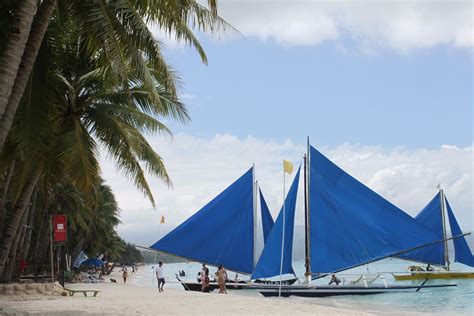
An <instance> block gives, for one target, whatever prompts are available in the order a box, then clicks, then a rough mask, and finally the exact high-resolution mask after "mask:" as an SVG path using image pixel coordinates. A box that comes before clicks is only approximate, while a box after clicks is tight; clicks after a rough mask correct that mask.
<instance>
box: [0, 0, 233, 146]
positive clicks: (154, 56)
mask: <svg viewBox="0 0 474 316" xmlns="http://www.w3.org/2000/svg"><path fill="white" fill-rule="evenodd" d="M28 1H29V2H32V3H36V1H31V0H21V1H18V7H14V6H13V5H12V4H11V1H7V3H8V4H10V5H11V6H13V7H14V10H15V14H17V15H18V16H19V17H21V16H22V15H20V13H21V12H24V11H25V12H26V13H25V20H28V21H29V19H31V12H32V10H30V9H29V10H24V11H21V10H20V7H21V4H23V3H26V2H28ZM208 3H209V7H210V11H209V10H208V9H207V8H206V7H204V6H202V5H200V4H198V3H197V1H195V0H184V1H182V0H180V1H178V0H175V1H168V0H151V1H150V0H147V1H144V0H131V1H128V0H127V1H126V0H88V1H83V0H69V1H62V2H61V4H60V5H59V7H58V4H57V0H43V1H41V3H40V4H39V7H38V9H37V12H36V15H35V16H34V20H33V22H32V25H31V30H30V31H29V32H26V29H28V25H29V24H31V23H29V24H28V23H23V24H21V25H19V26H17V27H20V29H21V31H22V32H23V33H21V34H27V33H28V34H29V37H28V41H27V42H26V44H25V43H24V37H25V36H24V35H22V36H21V39H22V40H20V39H16V38H15V37H14V33H15V32H17V30H16V29H15V28H13V27H12V28H11V30H10V32H9V33H8V35H7V36H6V38H7V39H8V41H7V45H5V46H4V47H3V49H2V52H1V53H0V65H8V68H5V69H6V70H8V71H5V72H0V83H2V82H9V83H13V85H12V86H11V87H10V85H7V86H5V91H3V90H0V94H1V95H0V116H1V120H0V148H3V145H4V142H5V139H6V136H7V134H8V131H9V129H10V127H11V125H12V122H13V117H14V114H15V113H16V110H17V108H18V104H19V103H20V100H21V98H22V97H23V94H24V91H25V88H26V85H27V81H28V78H29V76H30V73H31V70H32V69H33V65H34V62H35V60H36V56H37V54H38V51H39V49H40V46H41V43H42V41H43V38H44V35H45V32H46V30H47V28H48V27H49V24H50V22H51V21H54V19H55V18H56V19H57V18H59V17H60V16H61V14H62V15H63V16H64V17H65V18H66V19H67V18H71V17H77V19H75V21H77V23H78V26H79V27H80V29H81V30H82V31H83V35H84V36H85V38H87V46H88V48H90V49H91V50H94V49H101V50H104V51H105V54H104V61H105V62H108V63H109V66H111V68H112V69H113V71H114V73H115V74H117V75H119V76H120V77H121V79H122V80H123V81H128V80H129V78H128V74H129V71H128V69H129V67H133V68H134V73H135V75H136V76H138V77H139V78H140V80H141V81H142V82H143V83H144V87H145V88H147V90H148V92H150V93H151V94H152V97H153V98H155V101H159V97H158V95H157V94H156V93H155V92H154V80H153V78H155V79H159V80H160V83H161V84H162V85H163V86H164V87H165V88H166V89H167V90H168V91H169V92H170V93H172V94H173V92H174V93H175V84H176V78H175V77H174V75H173V73H172V72H171V71H170V70H169V68H168V67H167V65H166V62H165V61H164V58H163V56H162V54H161V50H160V47H159V44H158V42H157V41H156V40H155V39H154V38H153V35H152V33H151V32H150V30H149V28H148V26H147V24H154V25H156V26H157V27H158V28H160V29H161V30H163V31H165V32H167V33H168V34H170V35H172V36H174V37H175V38H177V39H178V40H182V41H184V42H186V43H188V44H189V45H191V46H193V47H195V48H196V50H197V51H198V53H199V54H200V56H201V59H202V60H203V62H207V58H206V56H205V53H204V50H203V48H202V47H201V45H200V44H199V41H198V40H197V39H196V37H195V36H194V34H193V32H192V31H191V29H190V26H191V27H196V28H199V29H201V30H204V31H206V30H211V31H212V30H214V29H216V28H219V27H223V26H225V25H226V23H225V22H224V21H223V20H222V19H220V18H219V17H218V16H217V4H216V1H215V0H209V1H208ZM55 9H57V10H56V12H57V13H56V17H54V16H53V12H54V11H55ZM3 16H4V17H10V15H7V13H4V14H3ZM1 17H2V16H0V18H1ZM28 21H27V22H28ZM15 26H16V24H15ZM10 52H14V53H15V54H16V56H22V58H21V60H18V58H16V59H12V58H10V55H11V54H12V53H10ZM144 56H146V58H144ZM149 64H151V66H152V68H153V69H155V70H156V71H157V74H158V75H157V74H156V73H155V75H153V74H151V73H150V71H149V70H148V66H149ZM16 70H17V71H16Z"/></svg>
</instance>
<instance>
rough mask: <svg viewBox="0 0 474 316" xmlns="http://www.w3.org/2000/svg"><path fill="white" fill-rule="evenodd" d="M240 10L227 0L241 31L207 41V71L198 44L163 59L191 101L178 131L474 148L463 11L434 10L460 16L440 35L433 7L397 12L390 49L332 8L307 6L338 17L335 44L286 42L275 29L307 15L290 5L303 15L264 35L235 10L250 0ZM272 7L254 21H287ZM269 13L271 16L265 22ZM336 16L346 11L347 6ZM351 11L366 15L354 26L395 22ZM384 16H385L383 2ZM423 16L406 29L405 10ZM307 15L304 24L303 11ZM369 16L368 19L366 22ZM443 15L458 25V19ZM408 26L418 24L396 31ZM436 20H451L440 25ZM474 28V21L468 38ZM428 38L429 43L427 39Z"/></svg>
mask: <svg viewBox="0 0 474 316" xmlns="http://www.w3.org/2000/svg"><path fill="white" fill-rule="evenodd" d="M231 3H232V5H229V4H227V3H223V4H221V7H222V8H221V13H222V15H223V17H224V18H226V19H227V20H230V22H231V23H233V21H235V22H234V26H235V27H236V28H238V29H239V30H241V31H242V33H243V34H242V36H239V35H233V36H230V37H231V38H224V39H223V40H215V39H210V38H209V37H208V36H201V37H200V39H201V42H202V44H203V46H204V48H205V50H206V52H207V55H208V58H209V65H208V66H207V67H206V66H205V65H203V64H202V63H200V61H199V58H198V56H197V54H196V53H195V52H194V50H193V49H191V48H185V47H183V46H179V47H178V48H176V47H175V46H174V45H171V47H169V48H168V49H167V50H166V53H165V55H166V56H167V57H168V59H169V61H170V63H171V64H172V65H173V67H174V68H176V69H177V70H178V72H179V74H180V75H181V77H182V78H183V82H184V84H183V91H182V93H183V100H184V102H185V103H186V104H187V105H188V108H189V110H190V113H191V117H192V123H191V124H189V125H188V126H180V125H176V124H172V127H173V130H174V131H175V132H187V133H191V134H194V135H198V136H202V137H212V136H214V135H215V134H216V133H225V132H227V133H231V134H234V135H236V136H239V137H245V136H247V135H252V136H254V137H257V138H264V139H274V140H279V141H281V140H285V139H288V138H289V139H291V140H292V141H294V142H298V143H299V142H304V139H305V137H306V136H308V135H309V136H310V137H311V139H313V140H314V142H315V143H316V144H318V145H338V144H341V143H344V142H350V143H361V144H371V145H383V146H391V147H392V146H406V147H409V148H418V147H426V148H434V147H439V146H440V145H443V144H451V145H457V146H460V147H464V146H470V145H471V144H472V135H473V134H472V123H473V117H472V107H473V104H474V99H473V98H474V97H473V58H472V57H473V51H472V43H467V44H466V43H464V44H463V45H456V43H455V42H453V41H454V40H451V39H450V38H449V36H452V37H455V36H456V34H458V33H459V32H460V31H458V29H461V28H462V27H463V24H462V23H463V21H462V20H459V21H455V18H457V15H456V14H455V12H456V11H457V10H462V9H463V8H462V7H461V8H457V7H455V8H454V9H451V7H448V8H446V7H445V6H443V5H438V6H434V7H430V8H429V9H430V10H431V11H432V13H431V15H434V16H436V14H439V12H438V11H442V10H447V9H451V10H452V11H453V13H452V14H451V15H452V16H453V17H452V20H453V21H451V22H452V23H451V24H450V25H448V26H444V27H443V29H448V30H450V29H452V34H448V35H445V37H446V38H438V37H437V35H438V34H436V33H435V31H436V30H434V31H433V30H432V29H433V27H432V26H430V24H429V23H430V21H431V20H432V18H431V17H430V15H429V14H427V13H423V12H425V11H427V10H428V9H427V8H425V7H421V8H419V7H413V8H410V5H401V6H400V8H392V9H393V10H394V12H399V13H398V16H397V14H396V13H394V14H393V15H394V16H395V17H392V18H393V19H395V22H394V23H392V24H395V25H397V27H399V28H400V30H399V29H394V30H393V31H392V33H394V34H395V35H394V34H392V33H390V34H384V35H383V36H385V37H386V39H385V42H384V41H383V40H380V39H377V41H376V40H372V37H373V35H372V33H371V32H372V30H364V31H363V32H362V35H361V34H360V32H359V33H357V34H355V35H354V33H355V31H354V30H358V29H359V28H360V27H359V28H358V27H356V26H353V25H354V23H352V24H350V25H351V26H350V27H349V26H345V25H346V24H348V22H345V21H346V20H347V19H345V20H343V19H341V18H336V17H334V16H336V15H335V14H333V13H331V12H332V11H328V12H329V13H327V12H326V11H327V10H326V9H324V8H321V6H317V5H316V6H314V7H313V6H307V7H305V10H309V11H311V10H313V11H314V12H313V14H314V15H321V16H322V17H325V16H326V15H327V16H328V18H330V19H333V20H334V21H333V23H334V24H335V28H336V30H335V31H334V32H336V33H335V34H336V35H337V38H334V36H336V35H334V36H332V35H327V37H328V39H326V38H324V37H323V38H322V39H321V38H318V34H316V35H308V36H313V37H315V38H314V39H313V38H312V37H309V38H308V39H305V40H302V39H301V38H299V37H297V36H296V35H294V34H292V33H290V34H289V35H285V36H286V37H285V38H283V39H282V38H280V37H281V36H282V34H281V33H282V31H281V30H280V29H279V28H278V27H282V28H284V27H287V25H289V26H291V23H293V20H298V18H299V15H301V14H302V13H301V11H302V10H299V9H298V7H297V6H295V7H292V10H294V12H293V14H294V17H291V16H290V17H287V15H285V17H286V18H287V19H289V22H286V23H287V25H283V26H280V25H279V24H278V23H277V24H276V25H277V26H275V27H274V28H276V31H272V30H270V31H269V32H270V33H269V34H265V35H262V34H260V33H259V32H260V31H259V30H258V25H257V26H255V25H253V24H251V23H250V22H249V20H251V19H252V17H249V18H248V19H245V17H241V16H240V15H239V16H235V15H236V14H237V13H235V10H236V8H241V7H242V6H238V5H237V4H246V5H247V6H248V2H245V1H243V2H237V4H236V2H231ZM265 3H266V5H263V7H262V12H260V13H258V8H257V9H256V10H257V13H255V15H257V18H259V19H261V20H262V21H265V19H266V18H272V20H279V19H281V18H282V16H281V15H282V12H281V10H280V8H279V6H278V5H277V3H278V1H274V2H265ZM349 3H350V2H349ZM395 3H396V2H395ZM461 4H462V2H461ZM243 6H244V7H245V5H243ZM229 7H230V8H229ZM231 9H232V11H229V10H231ZM270 9H273V11H272V12H273V14H274V15H275V16H274V17H273V16H270V17H266V16H265V14H268V13H267V11H268V10H270ZM336 9H337V10H339V11H340V12H342V11H343V9H342V8H340V7H337V8H336ZM350 9H351V10H350V11H349V12H350V13H349V15H351V14H354V15H356V16H357V14H359V15H360V16H361V18H359V19H356V18H353V20H356V21H358V22H357V23H356V24H357V25H359V24H364V23H365V24H367V23H369V24H370V23H372V24H373V25H374V26H373V28H377V27H380V28H389V27H390V25H386V24H384V23H388V22H385V21H384V22H380V21H378V20H377V21H376V22H373V21H372V20H373V17H372V16H371V15H375V14H380V13H379V12H372V11H370V10H369V9H368V6H366V7H362V8H359V9H358V10H359V11H360V12H362V13H357V14H356V13H353V12H358V11H355V9H354V8H352V7H351V8H350ZM382 9H383V10H384V11H382V12H386V8H385V7H382ZM410 9H411V10H410ZM325 10H326V11H325ZM397 10H398V11H397ZM416 10H418V11H420V13H419V15H420V16H419V21H418V20H416V22H417V23H419V24H422V23H425V24H426V25H424V26H423V25H422V26H419V25H418V24H415V23H414V22H413V21H411V20H410V21H408V22H405V19H407V18H406V17H405V16H406V15H407V14H406V13H405V11H409V12H410V14H412V15H413V12H415V13H416V12H417V11H416ZM321 12H322V13H321ZM339 14H341V13H339ZM385 14H387V13H385ZM423 14H424V15H423ZM397 18H398V19H397ZM471 18H472V16H471ZM300 19H303V21H305V20H304V16H303V17H300ZM360 19H364V21H365V22H364V23H362V22H359V20H360ZM445 19H446V20H448V21H450V15H449V14H447V15H446V16H445ZM366 21H369V22H366ZM311 23H315V22H314V21H313V20H312V19H310V18H309V19H308V21H307V23H303V24H301V25H300V24H298V25H297V26H298V27H299V28H301V30H300V31H301V32H302V33H303V34H305V32H313V33H317V32H318V29H316V30H315V31H312V30H313V29H312V28H311V25H312V24H311ZM409 23H411V24H413V25H412V28H408V27H404V28H403V27H400V26H398V25H399V24H402V26H403V25H404V24H409ZM431 23H432V24H433V25H435V26H438V24H442V23H441V22H440V21H436V20H435V21H431ZM468 23H469V22H468ZM249 24H250V25H249ZM262 24H263V22H262ZM341 25H344V27H343V26H341ZM441 26H442V25H441ZM468 26H469V25H468ZM262 27H263V26H262ZM423 27H424V28H423ZM472 27H473V26H472V20H471V22H470V30H471V33H470V35H471V38H472V36H474V35H473V34H472ZM392 28H393V27H392ZM417 28H422V29H421V31H420V30H418V29H417ZM242 29H243V30H242ZM341 29H342V30H341ZM338 30H339V31H338ZM321 32H322V33H324V30H322V31H321ZM440 32H441V31H438V33H440ZM399 33H400V34H402V35H399ZM412 33H413V34H412ZM432 33H433V34H432ZM311 34H312V33H311ZM298 36H299V35H298ZM320 36H322V35H320ZM392 37H393V38H396V39H397V40H396V41H395V40H393V39H392ZM367 38H368V39H367ZM399 38H402V40H400V39H399ZM406 38H408V39H409V40H407V39H406ZM426 38H432V40H431V41H429V42H427V43H423V40H426ZM282 40H284V41H286V42H282ZM311 40H313V41H311ZM471 41H472V39H471ZM361 42H363V43H364V44H363V45H364V46H363V47H361V45H362V44H361ZM367 42H368V43H369V44H367ZM372 42H374V43H375V44H374V43H372ZM380 42H381V44H380ZM420 45H421V46H420ZM367 47H369V48H367Z"/></svg>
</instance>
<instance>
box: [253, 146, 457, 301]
mask: <svg viewBox="0 0 474 316" xmlns="http://www.w3.org/2000/svg"><path fill="white" fill-rule="evenodd" d="M304 165H305V168H304V171H305V175H304V180H305V181H304V184H305V190H304V192H305V203H304V204H305V234H306V238H305V244H306V248H305V250H306V251H305V252H306V259H305V261H306V262H305V267H306V273H305V276H306V285H304V286H300V285H299V286H283V285H282V286H281V287H280V288H272V289H265V290H260V293H261V294H262V295H263V296H265V297H272V296H285V297H287V296H302V297H326V296H340V295H369V294H380V293H391V292H400V291H414V292H417V291H419V290H420V289H427V288H445V287H452V286H456V285H455V284H438V285H425V282H426V281H425V282H423V283H421V284H419V285H408V286H397V285H388V284H387V282H386V281H385V279H382V282H383V284H381V285H379V284H376V283H375V282H374V283H372V282H371V283H368V282H363V283H360V282H355V283H353V284H343V285H335V286H320V285H311V280H314V279H319V278H322V277H325V276H328V275H331V274H334V273H338V272H341V271H344V270H348V269H351V268H355V267H358V266H361V265H365V264H368V263H371V262H374V261H378V260H381V259H384V258H388V257H392V256H397V255H401V254H403V253H406V252H409V251H413V250H417V249H421V248H423V247H427V246H430V245H435V244H438V243H442V242H444V240H443V238H439V237H438V236H436V235H435V234H433V233H432V232H431V231H430V230H429V229H427V228H425V227H424V226H423V225H422V224H420V223H419V222H418V221H416V220H415V219H413V218H412V217H410V216H409V215H408V214H406V213H405V212H403V211H402V210H400V209H399V208H397V207H396V206H395V205H393V204H391V203H390V202H388V201H387V200H385V199H384V198H382V197H381V196H380V195H378V194H377V193H375V192H374V191H372V190H371V189H369V188H368V187H366V186H365V185H363V184H362V183H360V182H359V181H357V180H356V179H354V178H353V177H352V176H350V175H349V174H348V173H346V172H345V171H344V170H342V169H341V168H339V167H338V166H336V165H335V164H334V163H332V162H331V161H330V160H329V159H327V158H326V157H325V156H323V155H322V154H321V153H320V152H319V151H317V150H316V149H315V148H314V147H312V146H310V145H309V140H308V152H307V154H306V155H305V159H304ZM280 215H281V214H280ZM287 216H288V215H286V216H284V217H283V216H282V217H280V216H279V218H278V219H277V220H276V221H275V224H274V226H273V228H272V231H271V232H270V235H269V238H268V241H267V243H266V244H265V247H264V249H263V251H262V255H261V256H260V259H259V261H258V263H257V266H256V269H255V271H254V274H253V277H265V276H266V271H270V272H271V274H274V271H275V270H277V269H281V270H282V271H283V273H285V272H288V271H292V268H291V256H290V254H291V251H290V248H289V245H290V242H289V241H288V240H286V236H288V235H290V236H292V232H288V231H287V230H288V229H290V228H291V227H289V226H291V225H292V223H290V225H287V226H286V227H285V222H284V220H283V218H287ZM282 231H285V234H282ZM282 236H283V237H282ZM282 245H283V247H282ZM282 249H283V250H282ZM282 257H283V261H282V262H283V264H282V266H280V260H281V258H282ZM286 257H290V260H287V258H286ZM272 269H273V271H272ZM374 281H375V280H374Z"/></svg>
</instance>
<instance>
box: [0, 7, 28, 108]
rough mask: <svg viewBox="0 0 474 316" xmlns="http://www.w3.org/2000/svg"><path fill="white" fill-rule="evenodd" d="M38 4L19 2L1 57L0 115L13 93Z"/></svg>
mask: <svg viewBox="0 0 474 316" xmlns="http://www.w3.org/2000/svg"><path fill="white" fill-rule="evenodd" d="M36 3H37V1H36V0H21V1H18V7H17V8H16V10H15V21H14V22H13V25H12V26H11V30H10V33H9V34H8V36H7V42H6V44H5V49H4V51H3V54H2V55H1V56H0V115H3V113H4V112H5V108H6V106H7V103H8V98H9V97H10V94H11V92H12V88H13V84H14V82H15V78H16V76H17V73H18V68H19V67H20V63H21V58H22V56H23V53H24V51H25V46H26V42H27V41H28V36H29V35H30V30H31V24H32V23H33V18H34V16H35V13H36Z"/></svg>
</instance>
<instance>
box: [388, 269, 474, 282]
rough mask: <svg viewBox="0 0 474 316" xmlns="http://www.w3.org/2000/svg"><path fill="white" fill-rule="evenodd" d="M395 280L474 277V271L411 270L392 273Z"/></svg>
mask: <svg viewBox="0 0 474 316" xmlns="http://www.w3.org/2000/svg"><path fill="white" fill-rule="evenodd" d="M393 277H394V278H395V280H397V281H409V280H426V279H428V280H433V279H474V272H448V271H446V272H411V273H408V274H393Z"/></svg>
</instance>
